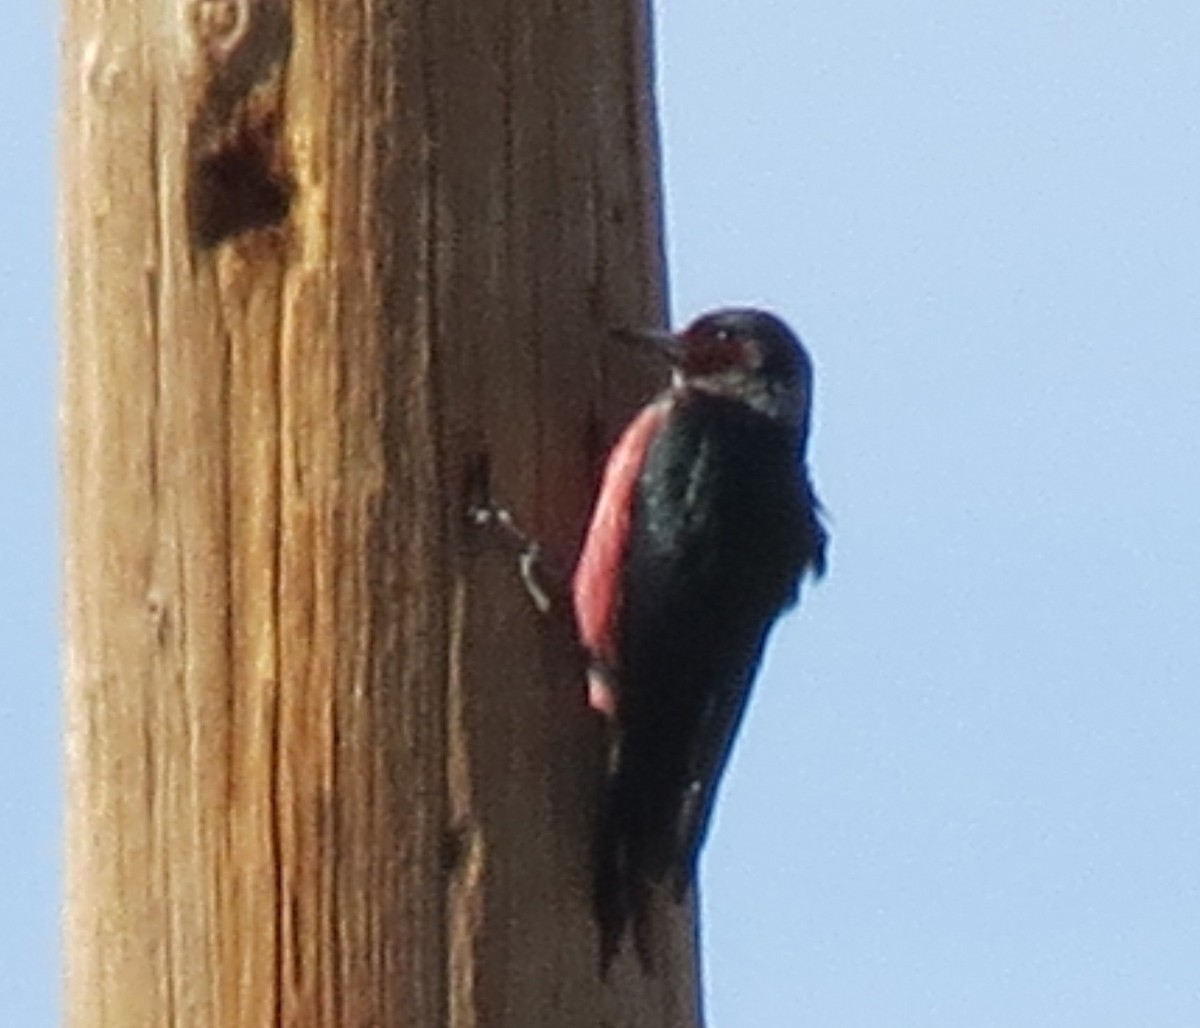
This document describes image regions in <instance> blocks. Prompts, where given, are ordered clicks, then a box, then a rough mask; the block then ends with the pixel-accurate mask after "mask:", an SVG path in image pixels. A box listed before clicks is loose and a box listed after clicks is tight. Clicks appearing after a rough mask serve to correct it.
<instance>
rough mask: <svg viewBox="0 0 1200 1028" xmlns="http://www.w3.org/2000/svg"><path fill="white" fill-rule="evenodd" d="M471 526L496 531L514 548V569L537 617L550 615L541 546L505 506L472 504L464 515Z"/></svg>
mask: <svg viewBox="0 0 1200 1028" xmlns="http://www.w3.org/2000/svg"><path fill="white" fill-rule="evenodd" d="M467 517H468V518H469V519H470V522H471V524H473V525H475V526H476V527H478V528H495V529H498V530H499V531H500V532H501V533H502V534H503V535H504V537H505V538H507V539H508V540H509V542H511V543H512V544H514V545H515V546H516V548H517V551H518V554H517V569H518V571H519V573H520V575H521V582H522V584H523V585H524V586H525V591H526V592H527V593H528V594H529V598H530V599H531V600H532V601H533V605H534V606H535V607H536V608H537V610H538V613H540V614H549V613H550V609H551V607H552V606H553V604H552V603H551V601H550V593H549V591H548V590H547V589H546V587H545V586H544V585H543V584H542V581H541V577H540V572H541V570H542V564H543V558H542V545H541V543H539V542H538V541H537V540H536V539H535V538H534V537H533V536H532V535H530V534H529V533H528V532H526V531H525V530H524V529H523V528H521V526H520V525H519V524H518V523H517V519H516V518H514V517H513V515H512V512H511V511H510V510H508V508H506V507H501V506H498V505H497V504H494V503H491V502H487V503H478V504H475V505H473V506H472V507H471V508H470V509H469V510H468V512H467Z"/></svg>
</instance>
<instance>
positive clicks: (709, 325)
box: [572, 308, 826, 968]
mask: <svg viewBox="0 0 1200 1028" xmlns="http://www.w3.org/2000/svg"><path fill="white" fill-rule="evenodd" d="M618 334H619V335H621V336H623V337H625V338H626V339H629V340H637V341H640V342H642V343H649V344H652V345H653V346H654V348H655V349H657V350H658V351H659V352H661V353H662V354H663V355H664V356H665V357H666V360H667V361H668V362H669V364H670V366H671V369H672V375H671V382H670V385H669V387H668V388H667V389H666V390H665V391H664V392H662V393H660V394H659V395H658V396H657V397H656V398H654V399H653V400H652V401H651V402H650V403H649V404H647V405H646V406H645V407H644V408H643V409H642V410H641V411H640V413H638V414H637V416H636V417H635V418H634V419H633V421H632V422H631V423H630V424H629V426H628V427H627V428H626V429H625V431H624V433H623V434H622V435H621V437H620V439H619V440H618V441H617V443H616V445H615V447H614V448H613V450H612V452H611V454H610V455H609V458H608V461H607V463H606V465H605V469H604V474H603V479H602V483H601V487H600V492H599V497H598V499H597V501H596V504H595V507H594V509H593V513H592V518H591V522H590V526H589V528H588V531H587V536H586V539H585V541H584V545H583V549H582V552H581V555H580V558H579V562H578V564H577V565H576V568H575V573H574V576H573V579H572V593H573V599H574V605H575V615H576V621H577V624H578V631H579V638H580V642H581V643H582V645H583V648H584V650H585V651H586V655H587V658H588V661H589V672H588V702H589V704H590V705H591V706H592V707H593V708H595V709H596V710H597V711H599V712H600V713H601V714H602V715H604V717H605V718H606V719H607V722H608V724H609V726H610V731H611V740H612V742H611V748H610V752H609V761H608V767H607V771H606V780H605V783H604V790H603V795H602V798H601V804H600V814H599V825H598V830H597V854H596V881H595V890H596V897H595V900H596V913H597V918H598V921H599V928H600V936H601V956H602V962H603V966H604V967H605V968H607V966H608V964H609V962H610V961H611V960H612V958H613V956H614V955H615V953H616V952H617V950H618V949H619V946H620V942H621V938H622V936H623V934H624V931H625V928H626V926H627V925H629V924H630V922H632V924H633V929H634V936H635V943H636V944H637V948H638V951H639V953H640V955H641V958H642V961H643V963H647V962H648V961H649V962H652V954H650V953H647V952H646V947H647V946H648V945H649V943H647V942H646V937H645V936H646V934H647V933H648V932H649V928H648V927H646V917H647V914H646V909H647V904H648V899H649V896H650V894H651V890H653V889H654V888H656V887H657V886H660V885H665V886H667V887H668V888H669V890H670V894H671V896H672V898H673V899H674V900H675V901H676V902H679V901H682V899H683V898H684V897H685V896H686V894H687V891H688V889H689V887H690V885H691V883H692V881H693V878H694V876H695V870H696V862H697V857H698V854H699V851H700V848H701V846H702V844H703V842H704V838H705V834H706V831H707V828H708V822H709V817H710V815H711V813H712V808H713V801H714V798H715V795H716V791H717V786H718V783H719V782H720V779H721V775H722V772H723V771H724V768H725V764H726V761H727V760H728V758H729V754H730V750H731V748H732V745H733V741H734V737H735V735H736V733H737V730H738V726H739V724H740V722H741V720H742V715H743V713H744V711H745V709H746V701H747V699H748V697H749V694H750V688H751V684H752V682H753V679H754V675H755V672H756V670H757V668H758V664H759V661H760V659H761V657H762V653H763V647H764V644H765V643H766V639H767V635H768V633H769V632H770V630H771V626H772V624H773V623H774V622H775V619H776V618H777V617H778V616H779V614H780V613H781V612H782V611H783V610H785V609H786V608H788V607H790V606H792V605H793V604H794V603H795V602H796V601H797V599H798V596H799V586H800V582H801V580H802V579H803V578H804V576H805V575H806V574H812V575H814V576H819V575H820V574H822V573H823V572H824V570H825V547H826V532H825V528H824V526H823V525H822V523H821V517H820V510H821V508H820V504H819V502H818V500H817V497H816V494H815V492H814V490H813V487H812V485H811V483H810V481H809V475H808V469H807V464H806V449H807V441H808V430H809V417H810V407H811V395H812V378H813V373H812V363H811V361H810V359H809V356H808V354H807V352H806V351H805V349H804V347H803V346H802V345H801V343H800V341H799V339H798V338H797V337H796V336H795V335H794V334H793V332H792V331H791V329H789V328H788V327H787V325H785V324H784V323H783V322H782V321H781V320H780V319H779V318H777V317H775V316H774V315H772V314H768V313H766V312H765V311H760V310H754V309H751V308H728V309H722V310H717V311H713V312H710V313H707V314H704V315H702V316H701V317H699V318H697V319H696V320H695V321H693V322H692V323H691V324H690V325H689V326H688V327H687V328H685V329H684V330H683V331H681V332H679V333H677V334H671V333H667V332H642V331H639V332H621V333H618Z"/></svg>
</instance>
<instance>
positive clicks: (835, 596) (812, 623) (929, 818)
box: [0, 0, 1200, 1028]
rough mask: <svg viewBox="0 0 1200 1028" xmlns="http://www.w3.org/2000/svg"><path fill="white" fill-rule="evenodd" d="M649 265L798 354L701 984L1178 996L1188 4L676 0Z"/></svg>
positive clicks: (1186, 693)
mask: <svg viewBox="0 0 1200 1028" xmlns="http://www.w3.org/2000/svg"><path fill="white" fill-rule="evenodd" d="M49 6H50V5H41V4H19V5H16V6H15V7H14V9H13V11H12V12H10V14H9V16H8V18H7V20H6V29H5V32H4V33H2V34H0V96H3V97H4V99H5V102H4V104H3V105H0V148H2V150H3V156H4V160H3V167H4V173H3V177H2V179H0V181H2V182H3V186H4V188H3V192H2V193H0V299H2V300H3V310H4V312H5V313H4V320H3V325H4V327H3V329H2V330H0V340H2V342H3V352H4V354H5V357H6V364H5V374H4V375H3V376H2V377H0V391H2V394H3V396H2V398H0V480H2V481H4V482H5V483H6V484H7V490H6V498H7V502H6V503H4V504H3V505H2V509H0V581H2V582H3V583H4V586H5V587H4V588H3V589H2V590H0V647H2V648H3V652H4V653H5V654H6V663H7V670H6V672H5V674H4V682H5V688H3V689H2V690H0V813H2V814H3V816H4V818H5V819H6V822H7V826H6V837H7V841H6V843H5V845H4V846H0V966H3V967H4V968H5V973H4V975H3V984H2V985H0V1024H6V1025H7V1024H13V1025H17V1024H20V1025H31V1026H34V1025H49V1024H52V1023H54V1022H55V1020H56V1014H55V1011H56V993H57V934H58V927H57V918H58V913H57V906H58V898H57V892H58V876H59V855H58V824H59V807H60V800H59V795H58V785H59V783H58V780H57V774H58V771H57V768H58V722H57V707H58V696H57V688H58V687H57V669H56V632H57V628H56V616H57V582H56V560H57V558H56V550H55V533H56V529H57V521H56V519H57V512H56V510H55V507H54V480H55V475H56V468H55V458H54V452H53V428H54V410H53V379H54V364H55V359H56V342H55V338H54V325H53V317H54V310H53V305H54V299H53V295H54V284H53V281H54V280H53V276H54V262H53V253H52V243H53V228H52V216H51V209H52V201H53V188H54V185H53V167H52V131H53V124H54V118H55V109H54V103H55V101H54V96H53V83H54V76H55V70H54V66H53V61H54V55H55V45H54V40H53V31H54V25H53V22H54V16H53V12H52V11H50V10H48V9H47V8H49ZM659 32H660V35H659V44H660V69H659V71H660V85H661V104H662V113H663V122H664V126H663V127H664V140H665V153H666V176H667V197H668V212H667V213H668V240H669V247H670V266H671V280H672V294H673V306H674V311H675V312H676V315H677V317H678V318H680V319H686V318H688V317H690V316H691V315H692V314H694V313H695V312H697V311H698V310H701V309H704V308H707V307H711V306H715V305H718V304H722V303H727V302H739V303H742V302H751V303H758V304H763V305H767V306H770V307H772V308H774V309H776V310H778V311H779V312H780V313H782V314H784V315H785V317H787V318H788V319H789V320H790V321H791V322H792V323H793V325H794V326H795V327H796V328H797V329H798V331H799V332H800V333H801V334H802V335H803V336H804V338H805V339H806V341H807V343H808V345H809V348H810V349H811V351H812V352H813V354H814V357H815V360H816V364H817V371H818V396H817V421H816V429H815V438H814V459H813V463H814V472H815V475H816V480H817V484H818V487H819V488H820V490H821V492H822V495H823V497H824V499H825V501H826V505H827V506H828V508H829V511H830V517H831V521H832V530H833V536H834V548H833V551H832V566H831V572H830V575H829V577H828V579H827V580H826V581H825V582H823V583H822V584H821V585H819V586H818V587H816V588H815V589H812V590H810V591H809V593H808V594H807V595H806V597H805V601H804V604H803V607H802V609H801V611H800V612H799V613H798V614H796V615H795V616H793V617H792V618H790V619H789V620H788V621H787V622H785V623H784V625H783V626H782V627H781V629H780V630H779V631H778V633H777V635H776V637H775V642H774V646H773V648H772V650H771V653H770V656H769V659H768V663H767V666H766V668H765V671H764V675H763V677H762V679H761V680H760V683H759V689H758V693H757V696H756V700H755V704H754V707H753V710H752V713H751V717H750V720H749V723H748V724H747V726H746V730H745V733H744V736H743V738H742V741H741V744H740V746H739V748H738V751H737V753H736V756H735V760H734V765H733V767H732V769H731V773H730V777H729V779H728V781H727V786H726V789H725V793H724V798H723V802H722V804H721V807H720V810H719V813H718V820H717V824H716V829H715V831H714V835H713V838H712V842H711V844H710V846H709V849H708V852H707V856H706V860H705V864H704V882H705V886H706V889H705V935H706V942H707V945H706V955H705V959H706V963H707V977H708V993H709V1011H710V1019H711V1022H712V1023H713V1024H714V1025H715V1026H718V1028H760V1026H764V1025H767V1026H775V1025H779V1026H787V1025H799V1024H812V1025H829V1026H843V1025H845V1026H859V1025H862V1026H873V1025H880V1026H888V1028H899V1026H913V1028H941V1026H945V1028H951V1026H953V1028H961V1026H963V1025H970V1026H971V1028H992V1026H996V1028H999V1026H1014V1028H1038V1026H1043V1025H1044V1026H1055V1028H1062V1026H1067V1028H1071V1026H1076V1025H1078V1026H1086V1028H1127V1026H1129V1025H1133V1024H1138V1025H1148V1026H1151V1028H1176V1026H1177V1028H1185V1026H1186V1028H1195V1026H1196V1025H1200V624H1198V621H1200V617H1198V612H1200V530H1198V527H1200V474H1198V469H1200V127H1198V124H1197V122H1198V119H1200V113H1198V112H1200V60H1197V57H1196V55H1197V54H1200V6H1197V5H1196V4H1194V3H1189V2H1157V3H1156V2H1134V0H1126V2H1115V0H1091V2H1086V3H1085V2H1075V3H1054V2H1036V3H1035V2H1031V0H1017V2H1010V3H1006V4H1002V3H965V4H957V5H948V4H945V3H944V2H942V3H932V2H925V3H916V2H913V3H903V4H896V3H884V2H882V0H876V2H867V0H862V2H844V3H838V4H833V3H804V4H801V3H796V2H795V0H739V2H738V3H736V4H733V3H729V2H717V0H663V2H662V3H661V4H660V7H659Z"/></svg>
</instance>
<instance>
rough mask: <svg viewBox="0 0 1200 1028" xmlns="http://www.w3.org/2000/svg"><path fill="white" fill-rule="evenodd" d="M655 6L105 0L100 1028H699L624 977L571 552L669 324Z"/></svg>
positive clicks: (98, 218) (79, 204)
mask: <svg viewBox="0 0 1200 1028" xmlns="http://www.w3.org/2000/svg"><path fill="white" fill-rule="evenodd" d="M647 22H648V14H647V12H646V10H645V9H644V6H643V0H626V2H624V3H621V2H618V3H615V4H614V3H611V2H607V0H583V2H580V3H576V4H571V5H565V6H564V5H562V4H559V3H557V2H554V0H528V2H524V0H523V2H521V3H515V2H513V0H473V2H471V3H465V2H461V3H460V2H454V0H450V2H446V3H416V2H414V0H409V2H402V0H354V2H350V0H188V2H180V3H173V4H163V3H159V2H156V0H127V2H124V3H116V2H96V0H67V4H66V35H65V58H64V76H65V77H64V122H63V131H64V142H63V215H62V218H63V253H64V261H65V275H64V279H65V290H64V325H65V334H66V348H65V362H64V392H63V423H64V427H63V433H64V468H65V499H66V508H67V513H66V521H67V544H66V577H67V604H66V611H67V647H66V652H67V656H66V665H67V668H66V677H67V709H68V725H67V733H68V738H67V750H68V776H69V797H68V813H67V827H68V869H67V891H68V896H67V947H68V980H67V985H68V995H67V1009H68V1018H67V1020H68V1023H70V1024H71V1025H74V1026H78V1028H101V1026H103V1028H124V1026H130V1028H132V1026H137V1028H143V1026H147V1025H153V1026H156V1028H157V1026H211V1028H264V1026H269V1025H278V1026H294V1025H304V1026H310V1025H312V1026H328V1028H353V1026H393V1025H396V1026H400V1025H403V1026H414V1028H437V1026H441V1025H447V1026H452V1028H473V1026H491V1025H498V1026H510V1025H511V1026H514V1028H537V1026H542V1025H545V1026H554V1028H563V1026H571V1025H600V1024H604V1025H611V1026H625V1025H628V1026H634V1025H637V1026H646V1025H671V1026H674V1025H681V1026H685V1025H694V1024H696V1023H697V1019H698V1016H699V1015H698V1009H697V1006H698V1004H697V999H696V977H695V969H694V960H695V958H694V951H693V945H692V931H691V923H690V918H689V916H688V915H687V913H686V912H684V913H683V914H681V915H680V916H678V917H676V919H675V921H674V922H673V927H674V934H673V935H672V934H671V933H668V935H667V938H666V943H667V948H666V952H664V954H663V955H662V959H661V961H660V965H659V968H658V973H657V976H655V977H653V978H651V977H647V976H644V975H643V974H642V973H641V972H640V970H639V969H638V968H637V966H636V963H635V961H633V960H632V959H631V958H629V957H628V955H626V956H625V957H623V958H622V960H621V961H620V962H619V963H618V965H617V966H616V967H615V968H614V969H613V971H612V973H611V974H610V976H609V979H608V981H607V982H605V981H602V980H601V979H600V977H599V973H598V964H597V950H596V937H595V928H594V924H593V923H592V919H591V915H590V907H589V877H588V875H589V871H588V859H589V844H590V833H591V825H592V804H593V799H592V797H593V796H594V790H595V768H596V755H597V748H598V739H597V730H596V726H595V725H594V724H593V723H592V722H591V721H590V720H589V718H588V716H587V713H586V711H585V709H584V707H583V704H582V699H581V695H582V693H581V688H582V686H581V682H580V681H579V679H578V672H577V668H576V667H575V666H574V662H573V654H572V651H571V648H570V646H569V645H568V643H567V639H566V637H567V634H568V633H567V630H566V629H565V627H564V620H563V619H564V613H563V612H561V611H560V612H559V615H558V618H557V620H553V621H550V622H541V621H539V619H538V618H537V616H536V615H535V613H534V611H533V609H532V607H531V605H530V604H529V603H528V601H527V599H526V597H525V596H524V594H523V592H522V589H521V586H520V584H519V582H518V580H517V577H516V575H515V573H514V569H513V562H512V557H511V554H509V553H506V552H505V551H504V548H503V547H502V546H498V545H496V544H495V543H494V542H493V541H491V540H489V539H487V538H484V537H481V535H480V533H479V532H478V531H477V530H473V529H471V528H470V527H469V525H468V524H467V521H466V518H465V511H466V507H467V505H468V504H469V503H470V502H471V499H472V498H473V497H474V496H475V495H476V494H477V493H478V491H479V489H480V488H481V485H482V484H483V480H484V478H485V477H486V478H487V479H488V480H489V482H490V487H491V489H492V491H493V492H495V493H496V494H497V495H498V496H500V497H501V498H502V499H503V500H504V501H505V502H506V503H508V504H510V505H512V506H513V507H514V508H515V509H516V510H517V511H518V512H519V513H520V515H521V517H522V519H523V520H524V521H525V522H526V524H528V525H530V526H531V527H533V528H534V529H535V530H536V531H537V533H538V534H539V536H541V537H542V538H543V540H544V541H545V542H546V543H547V544H548V546H549V548H550V549H551V550H552V551H555V552H557V553H559V554H560V555H561V556H562V557H563V559H564V560H569V559H570V557H571V556H572V555H573V553H574V551H575V547H576V546H577V545H578V542H579V538H580V534H581V530H582V526H583V523H584V518H585V515H586V509H587V504H588V501H589V499H590V496H591V492H592V489H593V486H594V477H593V476H594V471H595V466H596V461H597V460H598V458H599V457H600V456H601V454H602V449H603V444H604V443H606V442H607V441H608V440H610V439H611V437H612V435H613V434H614V433H615V431H616V429H617V428H618V427H619V425H620V423H621V421H622V419H623V418H624V417H625V416H627V415H628V413H629V412H630V410H631V409H632V405H633V404H634V402H635V401H636V400H637V399H639V398H640V397H642V396H644V395H645V391H646V389H647V383H646V382H645V380H644V379H642V378H640V377H639V376H640V371H639V369H636V368H631V367H629V366H621V362H622V361H627V360H628V358H627V357H625V356H624V355H622V354H620V353H619V352H617V349H616V348H614V347H611V346H610V345H609V344H608V343H607V340H606V330H607V328H608V327H609V326H611V325H615V324H628V323H631V322H640V321H647V320H649V321H658V320H661V317H662V306H663V304H662V295H663V293H662V286H661V282H662V267H661V256H660V241H659V218H660V214H659V209H658V203H657V193H656V189H657V186H656V182H657V165H656V161H657V153H656V140H655V134H654V118H653V112H652V107H651V99H650V96H651V90H650V83H649V33H648V27H647Z"/></svg>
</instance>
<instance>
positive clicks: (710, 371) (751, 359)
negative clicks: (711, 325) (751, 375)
mask: <svg viewBox="0 0 1200 1028" xmlns="http://www.w3.org/2000/svg"><path fill="white" fill-rule="evenodd" d="M758 360H759V353H758V347H757V346H756V345H755V343H754V340H752V339H745V338H738V337H737V336H734V335H731V334H729V333H726V332H711V331H705V330H699V331H697V330H693V331H691V332H688V333H687V334H686V335H685V336H684V337H683V354H682V356H681V358H680V361H679V368H680V370H681V371H683V373H684V374H685V375H689V376H705V375H717V374H720V373H721V372H722V371H731V370H733V369H735V368H743V369H753V368H755V367H757V365H758Z"/></svg>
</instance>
